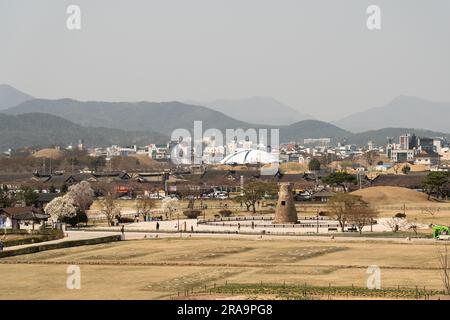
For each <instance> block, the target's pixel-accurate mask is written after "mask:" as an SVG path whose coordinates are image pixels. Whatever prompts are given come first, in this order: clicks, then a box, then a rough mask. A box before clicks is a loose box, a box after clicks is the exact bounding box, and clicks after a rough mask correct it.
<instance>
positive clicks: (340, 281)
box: [0, 238, 443, 299]
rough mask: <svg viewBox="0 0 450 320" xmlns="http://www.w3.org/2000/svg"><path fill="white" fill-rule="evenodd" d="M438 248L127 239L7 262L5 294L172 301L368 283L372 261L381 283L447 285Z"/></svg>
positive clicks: (0, 266) (1, 292)
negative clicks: (259, 288)
mask: <svg viewBox="0 0 450 320" xmlns="http://www.w3.org/2000/svg"><path fill="white" fill-rule="evenodd" d="M439 246H442V243H439V244H437V243H435V242H432V241H428V242H420V243H419V242H414V241H413V242H405V243H399V242H398V241H397V242H377V241H364V242H355V241H352V242H350V241H348V242H346V241H339V242H333V241H312V240H308V241H295V240H248V239H219V238H202V239H194V238H190V239H189V238H188V239H147V240H135V241H123V242H117V243H109V244H101V245H95V246H85V247H76V248H68V249H60V250H52V251H46V252H41V253H36V254H31V255H22V256H16V257H10V258H4V259H1V260H0V274H2V281H1V283H0V298H1V299H60V298H61V299H171V298H177V296H178V294H179V293H181V294H182V293H183V292H186V290H192V289H193V290H194V291H198V290H201V289H202V288H204V286H207V288H210V287H212V286H213V285H214V284H217V286H220V285H224V284H225V283H226V282H227V283H229V284H260V283H261V282H262V283H264V284H278V285H281V284H286V285H295V286H300V285H304V284H305V283H307V284H308V285H312V286H319V287H328V286H330V285H331V286H352V285H353V286H355V287H365V286H366V281H367V277H368V275H367V274H366V271H367V267H368V266H370V265H377V266H379V267H380V269H381V282H382V288H387V287H392V288H397V287H398V286H401V287H402V288H403V287H411V288H414V287H416V286H418V287H419V288H423V287H424V286H425V288H426V289H427V290H429V289H434V290H442V289H443V286H442V283H441V279H440V273H439V269H438V250H439ZM72 264H75V265H79V266H80V268H81V283H82V285H81V289H80V290H69V289H67V288H66V279H67V274H66V268H67V266H68V265H72ZM233 297H234V298H236V296H233ZM239 298H255V296H251V297H250V296H246V295H244V296H239Z"/></svg>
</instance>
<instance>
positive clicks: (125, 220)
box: [117, 217, 134, 223]
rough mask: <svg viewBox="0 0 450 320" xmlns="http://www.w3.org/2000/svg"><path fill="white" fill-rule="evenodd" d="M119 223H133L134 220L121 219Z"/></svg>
mask: <svg viewBox="0 0 450 320" xmlns="http://www.w3.org/2000/svg"><path fill="white" fill-rule="evenodd" d="M117 220H118V221H119V223H133V222H134V219H133V218H129V217H119V219H117Z"/></svg>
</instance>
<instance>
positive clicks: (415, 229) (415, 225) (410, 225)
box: [408, 219, 418, 236]
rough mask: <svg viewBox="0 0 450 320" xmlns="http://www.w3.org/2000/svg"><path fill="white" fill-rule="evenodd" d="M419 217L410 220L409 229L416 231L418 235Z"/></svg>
mask: <svg viewBox="0 0 450 320" xmlns="http://www.w3.org/2000/svg"><path fill="white" fill-rule="evenodd" d="M417 228H418V226H417V219H414V220H413V221H410V222H409V223H408V230H412V231H414V234H415V235H416V236H417Z"/></svg>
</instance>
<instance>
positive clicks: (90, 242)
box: [0, 235, 121, 258]
mask: <svg viewBox="0 0 450 320" xmlns="http://www.w3.org/2000/svg"><path fill="white" fill-rule="evenodd" d="M120 240H121V235H114V236H107V237H101V238H94V239H82V240H72V241H62V242H57V243H47V244H41V245H38V246H29V247H25V248H20V249H15V250H7V251H2V252H0V258H5V257H12V256H18V255H22V254H30V253H36V252H40V251H46V250H55V249H64V248H70V247H78V246H86V245H95V244H101V243H108V242H113V241H120Z"/></svg>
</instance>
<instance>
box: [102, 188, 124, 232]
mask: <svg viewBox="0 0 450 320" xmlns="http://www.w3.org/2000/svg"><path fill="white" fill-rule="evenodd" d="M114 200H115V197H114V196H113V195H112V194H108V195H107V196H106V197H105V199H103V200H102V201H101V209H100V212H101V213H103V214H104V215H105V217H106V220H107V221H108V224H109V225H110V226H112V225H113V223H114V219H117V218H120V212H121V210H120V206H119V205H118V204H117V203H116V202H115V201H114Z"/></svg>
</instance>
